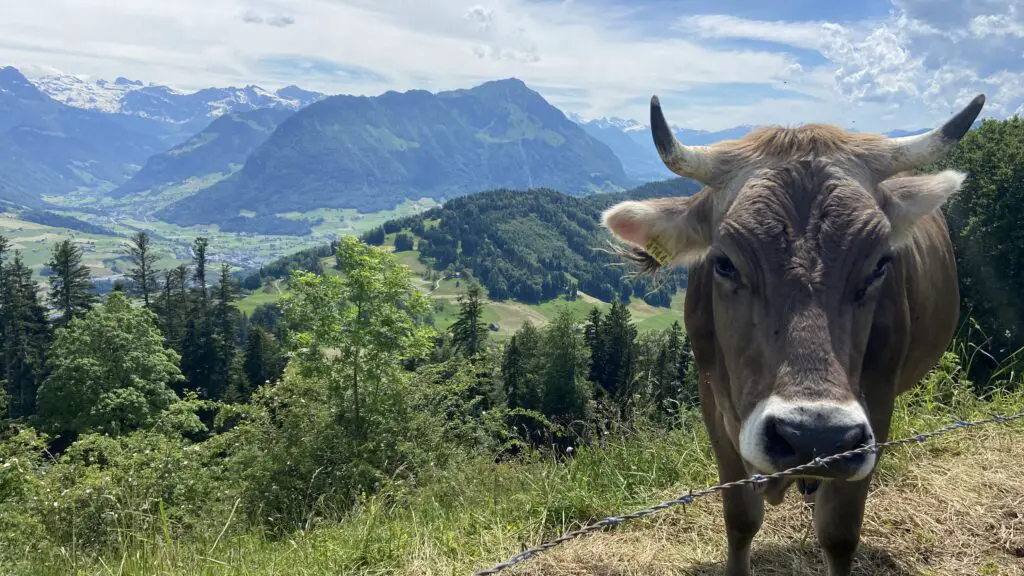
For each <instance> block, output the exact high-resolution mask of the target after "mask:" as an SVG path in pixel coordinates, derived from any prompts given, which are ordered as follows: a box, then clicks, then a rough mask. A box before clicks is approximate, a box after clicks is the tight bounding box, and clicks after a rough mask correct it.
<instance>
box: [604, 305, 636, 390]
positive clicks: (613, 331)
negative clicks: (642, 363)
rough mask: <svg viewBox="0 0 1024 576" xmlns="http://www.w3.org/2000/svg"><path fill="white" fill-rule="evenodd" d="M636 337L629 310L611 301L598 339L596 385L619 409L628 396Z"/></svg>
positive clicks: (631, 380)
mask: <svg viewBox="0 0 1024 576" xmlns="http://www.w3.org/2000/svg"><path fill="white" fill-rule="evenodd" d="M636 335H637V330H636V327H635V326H634V325H633V324H632V323H631V321H630V313H629V308H626V306H625V305H624V304H622V303H621V302H619V301H613V302H612V307H611V310H609V311H608V317H607V318H606V319H605V321H604V322H602V324H601V330H600V332H599V335H598V341H599V342H600V345H599V346H600V348H601V351H602V356H603V357H602V359H601V360H602V366H601V371H600V373H599V374H598V380H597V381H598V382H599V383H600V384H601V387H602V388H604V390H605V392H607V393H608V395H609V396H611V397H612V398H614V399H615V400H616V401H617V402H618V403H619V407H620V409H621V408H624V407H625V404H626V403H627V402H628V399H629V395H630V394H631V392H632V390H631V384H632V382H633V375H634V372H635V362H634V360H635V343H636Z"/></svg>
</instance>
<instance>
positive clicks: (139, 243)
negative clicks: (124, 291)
mask: <svg viewBox="0 0 1024 576" xmlns="http://www.w3.org/2000/svg"><path fill="white" fill-rule="evenodd" d="M127 252H128V257H129V258H130V259H131V261H132V268H131V270H129V271H128V278H129V279H130V280H131V281H132V292H131V293H132V294H133V295H135V296H141V297H142V302H143V304H144V305H145V306H146V308H149V307H150V305H151V303H152V300H153V299H154V298H155V295H156V292H157V290H159V286H158V282H157V270H156V261H157V255H156V254H155V253H154V252H153V247H152V244H151V243H150V239H149V235H148V234H146V233H145V232H142V231H139V232H136V233H135V234H133V235H132V237H131V243H130V244H129V245H128V249H127Z"/></svg>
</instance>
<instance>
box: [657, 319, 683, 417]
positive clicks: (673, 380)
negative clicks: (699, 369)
mask: <svg viewBox="0 0 1024 576" xmlns="http://www.w3.org/2000/svg"><path fill="white" fill-rule="evenodd" d="M667 332H668V338H667V339H666V342H665V346H664V347H663V348H662V349H661V352H660V353H659V354H658V359H657V362H656V367H655V373H656V376H655V377H656V379H657V382H658V387H657V388H656V390H655V393H654V401H655V403H656V404H657V405H658V407H659V408H662V409H668V410H671V406H668V405H666V402H681V401H682V399H683V380H682V379H680V378H679V369H680V356H681V355H682V353H683V339H684V338H685V335H684V334H683V330H682V327H681V326H680V325H679V322H678V321H677V322H673V323H672V326H670V327H669V328H668V330H667ZM684 370H685V368H684Z"/></svg>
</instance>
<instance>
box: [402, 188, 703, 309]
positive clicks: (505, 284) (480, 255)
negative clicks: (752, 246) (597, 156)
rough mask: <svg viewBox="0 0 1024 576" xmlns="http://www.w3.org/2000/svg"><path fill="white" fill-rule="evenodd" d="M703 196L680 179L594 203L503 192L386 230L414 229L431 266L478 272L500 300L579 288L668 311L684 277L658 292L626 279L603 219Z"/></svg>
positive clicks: (540, 297)
mask: <svg viewBox="0 0 1024 576" xmlns="http://www.w3.org/2000/svg"><path fill="white" fill-rule="evenodd" d="M698 189H699V187H698V185H697V184H696V183H694V182H692V181H690V180H684V179H681V178H676V179H673V180H667V181H664V182H658V183H652V184H648V185H645V186H642V187H640V188H637V189H634V190H631V191H629V192H622V193H617V194H598V195H594V196H591V197H588V198H574V197H571V196H567V195H564V194H560V193H558V192H555V191H553V190H547V189H540V190H529V191H526V192H522V191H516V190H496V191H490V192H483V193H480V194H473V195H470V196H465V197H462V198H456V199H453V200H449V201H448V202H446V203H445V204H444V206H442V207H440V208H433V209H431V210H428V211H427V212H424V213H423V214H419V215H416V216H411V217H408V218H405V219H403V220H400V221H395V222H390V223H388V224H385V226H384V231H385V232H388V231H397V230H398V229H407V230H411V231H412V232H413V233H414V234H415V235H416V236H417V237H418V238H419V239H420V240H419V241H418V243H417V246H416V248H417V250H418V252H419V254H420V256H421V258H422V259H423V261H424V262H425V263H426V264H427V265H428V266H430V267H431V268H433V269H435V270H444V269H452V270H460V269H466V270H470V271H472V274H473V276H474V277H476V278H478V279H479V280H480V282H481V283H482V284H483V285H484V286H485V287H486V288H487V294H488V296H489V297H490V298H491V299H493V300H498V301H501V300H506V299H513V300H518V301H521V302H526V303H538V302H541V301H545V300H549V299H551V298H554V297H557V296H558V295H560V294H562V293H564V292H565V291H566V290H567V289H569V288H570V286H574V287H576V288H578V289H579V290H580V291H582V292H584V293H586V294H588V295H590V296H593V297H594V298H598V299H600V300H603V301H605V302H610V301H611V300H612V299H614V298H615V297H616V295H622V296H626V297H627V298H629V297H637V298H642V299H644V300H645V301H646V302H648V303H650V304H653V305H662V306H668V305H669V303H670V301H671V298H672V295H673V294H674V293H675V291H676V289H677V288H678V287H680V285H681V283H682V282H683V278H684V277H685V276H684V273H683V272H681V271H676V272H673V273H672V274H670V275H668V276H666V278H665V284H664V286H663V287H662V288H661V289H659V290H658V291H656V292H653V293H651V290H652V289H653V287H652V286H651V285H650V283H649V281H647V280H646V279H645V280H627V279H625V278H624V275H623V274H624V272H625V270H624V269H623V267H622V266H619V265H617V264H619V263H621V261H620V260H619V259H618V257H617V256H613V255H611V254H609V253H607V252H604V251H602V249H605V248H607V247H608V245H607V242H608V240H610V238H611V237H610V236H609V235H608V233H607V231H606V230H605V229H604V228H603V227H602V226H601V224H600V213H601V211H603V210H604V209H605V208H608V207H610V206H611V205H613V204H615V203H617V202H620V201H622V200H624V199H627V198H651V197H656V196H685V195H690V194H693V193H694V192H696V191H697V190H698Z"/></svg>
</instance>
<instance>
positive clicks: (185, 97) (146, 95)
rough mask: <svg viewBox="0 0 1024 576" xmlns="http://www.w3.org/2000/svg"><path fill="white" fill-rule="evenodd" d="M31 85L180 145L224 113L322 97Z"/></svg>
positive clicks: (43, 80)
mask: <svg viewBox="0 0 1024 576" xmlns="http://www.w3.org/2000/svg"><path fill="white" fill-rule="evenodd" d="M33 83H34V84H35V85H36V86H37V87H38V88H39V90H40V91H42V92H43V93H44V94H46V95H47V96H49V97H50V98H52V99H54V100H56V101H58V102H61V103H63V104H67V105H68V106H71V107H74V108H80V109H85V110H96V111H99V112H107V113H111V114H123V115H127V116H134V117H138V118H145V119H149V120H155V121H157V122H159V123H161V124H164V125H166V129H167V131H168V133H169V134H171V135H172V136H171V139H170V140H169V143H170V144H172V145H174V144H179V143H181V141H182V140H184V139H186V138H188V137H191V136H192V135H194V134H195V133H196V132H199V131H200V130H202V129H204V128H206V126H207V125H208V124H209V123H210V122H211V121H212V120H214V119H216V118H219V117H220V116H222V115H224V114H226V113H228V112H247V111H249V110H256V109H259V108H278V109H282V110H291V111H295V110H298V109H299V108H302V107H304V106H308V105H309V104H312V103H313V102H316V101H318V100H322V99H323V98H325V97H326V95H325V94H322V93H320V92H311V91H309V90H303V89H301V88H299V87H298V86H287V87H284V88H281V89H279V90H277V91H275V92H270V91H267V90H264V89H263V88H260V87H259V86H254V85H249V86H245V87H242V88H236V87H234V86H229V87H227V88H204V89H202V90H198V91H195V92H183V91H181V90H177V89H174V88H170V87H168V86H163V85H160V84H143V83H142V82H140V81H138V80H129V79H127V78H123V77H118V78H117V79H116V80H114V81H113V82H108V81H106V80H102V79H98V80H87V79H83V78H80V77H78V76H73V75H70V74H49V75H46V76H41V77H39V78H35V79H34V80H33Z"/></svg>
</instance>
